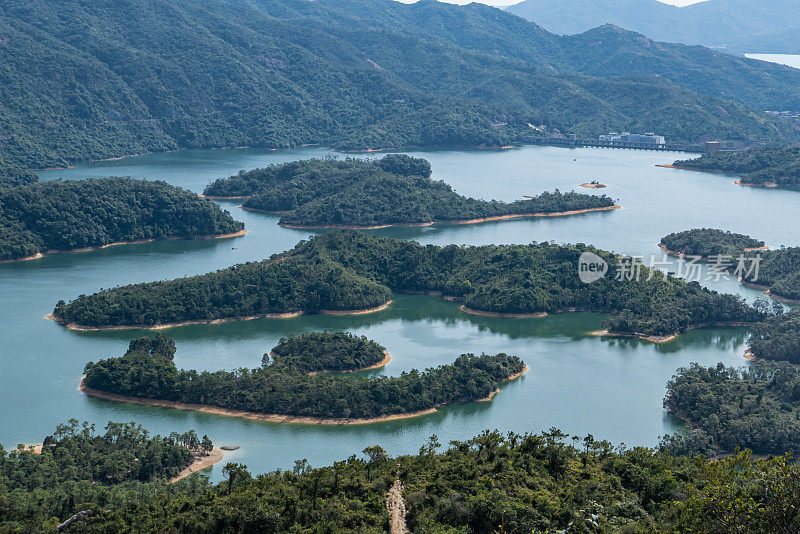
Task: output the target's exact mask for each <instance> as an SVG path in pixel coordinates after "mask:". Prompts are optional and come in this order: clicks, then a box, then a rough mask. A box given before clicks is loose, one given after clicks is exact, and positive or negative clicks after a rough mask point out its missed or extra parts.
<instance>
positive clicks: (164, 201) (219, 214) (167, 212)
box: [0, 178, 244, 260]
mask: <svg viewBox="0 0 800 534" xmlns="http://www.w3.org/2000/svg"><path fill="white" fill-rule="evenodd" d="M243 228H244V224H243V223H241V222H239V221H235V220H233V218H231V216H230V214H229V213H228V212H227V211H223V210H222V209H220V208H219V206H217V205H216V204H214V203H213V202H212V201H210V200H206V199H202V198H199V197H198V196H197V195H196V194H194V193H192V192H191V191H187V190H185V189H181V188H179V187H175V186H172V185H169V184H167V183H166V182H162V181H154V182H150V181H146V180H133V179H131V178H103V179H91V180H66V181H60V180H59V181H50V182H41V183H33V184H30V185H24V186H19V187H0V260H7V259H16V258H23V257H27V256H32V255H34V254H37V253H40V252H41V253H44V252H49V251H68V250H75V249H80V248H85V247H98V246H103V245H108V244H110V243H116V242H120V241H136V240H143V239H167V238H184V239H191V238H197V237H212V236H219V235H225V234H231V233H235V232H238V231H240V230H242V229H243Z"/></svg>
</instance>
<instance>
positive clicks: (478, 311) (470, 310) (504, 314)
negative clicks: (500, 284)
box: [460, 306, 547, 319]
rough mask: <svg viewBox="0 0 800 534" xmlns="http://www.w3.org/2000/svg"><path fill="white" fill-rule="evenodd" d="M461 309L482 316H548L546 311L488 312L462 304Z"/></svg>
mask: <svg viewBox="0 0 800 534" xmlns="http://www.w3.org/2000/svg"><path fill="white" fill-rule="evenodd" d="M460 309H461V311H462V312H464V313H468V314H470V315H480V316H482V317H502V318H505V319H541V318H542V317H547V313H546V312H537V313H498V312H488V311H481V310H473V309H471V308H467V307H466V306H461V308H460Z"/></svg>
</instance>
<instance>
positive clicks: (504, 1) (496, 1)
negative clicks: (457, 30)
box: [400, 0, 702, 6]
mask: <svg viewBox="0 0 800 534" xmlns="http://www.w3.org/2000/svg"><path fill="white" fill-rule="evenodd" d="M400 1H401V2H405V3H406V4H411V3H414V2H415V1H416V0H400ZM443 1H445V2H450V3H451V4H470V3H472V2H473V1H478V2H481V3H483V4H489V5H490V6H510V5H512V4H518V3H519V2H520V1H521V0H443ZM660 1H661V2H664V3H665V4H672V5H675V6H686V5H689V4H696V3H697V2H700V1H702V0H660Z"/></svg>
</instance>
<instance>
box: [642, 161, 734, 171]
mask: <svg viewBox="0 0 800 534" xmlns="http://www.w3.org/2000/svg"><path fill="white" fill-rule="evenodd" d="M656 167H661V168H662V169H680V170H683V171H697V172H713V173H715V174H739V173H737V172H734V171H723V170H722V169H699V168H697V167H690V166H688V165H673V164H672V163H662V164H660V165H656Z"/></svg>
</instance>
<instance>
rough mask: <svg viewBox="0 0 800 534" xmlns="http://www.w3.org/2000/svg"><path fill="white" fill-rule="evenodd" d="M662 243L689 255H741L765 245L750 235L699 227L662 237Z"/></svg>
mask: <svg viewBox="0 0 800 534" xmlns="http://www.w3.org/2000/svg"><path fill="white" fill-rule="evenodd" d="M661 244H662V245H664V247H665V248H666V249H667V250H669V251H670V252H677V253H679V254H685V255H687V256H700V257H701V258H709V257H711V256H730V257H736V256H741V255H742V254H744V253H745V251H746V250H747V249H754V248H760V247H763V246H764V242H763V241H759V240H758V239H754V238H752V237H750V236H749V235H743V234H736V233H733V232H728V231H724V230H716V229H713V228H699V229H694V230H686V231H685V232H676V233H674V234H669V235H668V236H665V237H663V238H661Z"/></svg>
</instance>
